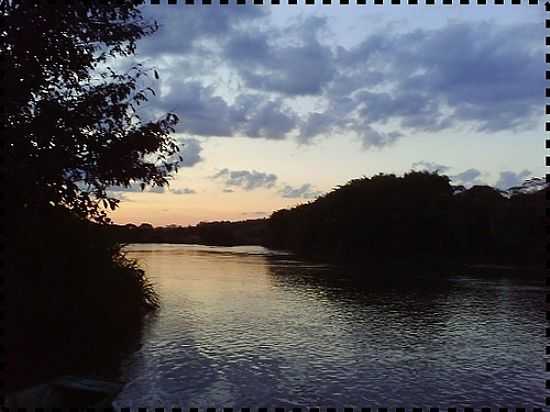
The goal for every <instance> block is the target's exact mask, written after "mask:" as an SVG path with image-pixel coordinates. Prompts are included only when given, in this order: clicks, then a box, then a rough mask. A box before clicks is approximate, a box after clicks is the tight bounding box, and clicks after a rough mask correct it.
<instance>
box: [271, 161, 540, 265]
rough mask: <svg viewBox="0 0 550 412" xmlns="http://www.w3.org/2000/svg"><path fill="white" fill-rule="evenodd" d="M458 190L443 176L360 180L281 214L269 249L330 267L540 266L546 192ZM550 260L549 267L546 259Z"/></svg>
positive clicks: (274, 220) (277, 214) (528, 189)
mask: <svg viewBox="0 0 550 412" xmlns="http://www.w3.org/2000/svg"><path fill="white" fill-rule="evenodd" d="M537 182H538V186H536V188H535V189H533V185H534V184H533V181H528V182H526V183H525V185H523V186H522V188H521V189H518V188H512V189H511V190H510V191H509V192H502V191H500V190H498V189H494V188H492V187H489V186H474V187H472V188H470V189H468V190H466V189H465V188H463V187H458V186H457V187H454V186H451V184H450V181H449V178H448V177H446V176H440V175H438V174H437V173H429V172H410V173H406V174H405V175H404V176H402V177H397V176H395V175H384V174H379V175H376V176H373V177H372V178H367V177H365V178H362V179H354V180H352V181H350V182H348V183H347V184H345V185H343V186H340V187H338V188H337V189H336V190H333V191H332V192H330V193H328V194H326V195H324V196H322V197H320V198H318V199H317V200H315V201H314V202H311V203H308V204H303V205H299V206H297V207H294V208H292V209H283V210H279V211H277V212H275V213H273V215H272V216H271V218H270V219H269V222H268V230H267V234H268V235H267V236H268V237H267V239H266V242H265V243H266V244H267V245H269V246H271V247H274V248H280V249H288V250H291V251H293V252H295V253H298V254H301V255H305V256H309V257H318V258H323V259H329V260H345V261H350V260H351V261H358V260H363V259H366V260H368V261H373V260H374V261H376V260H386V261H387V260H403V259H417V258H421V257H428V258H429V259H443V260H445V259H446V260H449V259H466V260H477V261H491V262H494V261H499V262H504V261H506V262H511V261H514V262H517V263H526V262H530V263H540V262H538V260H540V259H542V256H543V253H544V252H543V244H544V242H543V237H542V236H543V233H542V231H541V230H540V228H542V227H543V223H544V187H545V185H542V184H541V182H540V180H537ZM541 261H542V260H541Z"/></svg>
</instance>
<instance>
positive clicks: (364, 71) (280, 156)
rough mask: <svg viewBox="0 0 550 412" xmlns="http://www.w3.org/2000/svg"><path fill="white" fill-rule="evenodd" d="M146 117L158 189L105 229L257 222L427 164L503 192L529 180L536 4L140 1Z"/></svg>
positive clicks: (540, 56) (538, 149) (538, 36)
mask: <svg viewBox="0 0 550 412" xmlns="http://www.w3.org/2000/svg"><path fill="white" fill-rule="evenodd" d="M143 12H144V15H145V16H147V18H150V19H155V20H157V21H158V23H159V24H160V29H159V31H158V32H157V33H155V34H154V35H153V36H151V37H149V38H146V39H143V40H141V41H140V42H139V43H138V47H137V55H136V57H135V58H136V59H137V60H139V61H140V62H143V63H144V64H145V65H146V66H149V67H155V68H157V70H158V72H159V74H160V80H158V81H153V80H151V84H148V85H150V86H152V87H153V88H154V89H156V90H157V97H156V98H153V99H151V100H150V101H149V102H148V103H147V105H146V106H145V111H146V114H147V115H149V116H153V117H154V116H159V115H161V114H162V113H165V112H167V111H170V112H174V113H176V114H178V116H179V117H180V119H181V123H180V125H179V126H178V128H177V138H178V140H179V141H180V142H181V143H182V145H183V146H182V154H183V157H184V161H183V164H182V166H183V167H182V168H181V169H180V171H179V172H178V174H177V175H176V176H175V178H174V179H173V180H172V182H171V185H170V188H169V189H166V190H164V191H157V192H158V193H157V192H144V193H137V192H126V193H120V195H122V197H123V202H122V204H121V207H120V209H119V210H118V211H117V212H115V214H114V216H113V217H114V220H115V221H117V222H120V223H126V222H134V223H140V222H150V223H153V224H156V225H164V224H183V225H186V224H194V223H197V222H198V221H201V220H222V219H223V220H225V219H227V220H239V219H246V218H253V217H261V216H268V215H269V214H270V213H271V212H272V211H274V210H276V209H279V208H281V207H288V206H292V205H295V204H298V203H301V202H305V201H308V200H310V199H312V198H314V197H315V196H317V195H319V194H320V193H324V192H326V191H329V190H331V189H332V188H334V187H336V186H338V185H340V184H343V183H345V182H346V181H347V180H349V179H352V178H356V177H360V176H364V175H366V176H370V175H373V174H376V173H379V172H385V173H396V174H402V173H404V172H406V171H409V170H411V169H417V170H419V169H428V170H434V169H438V170H440V171H441V172H442V173H445V174H447V175H449V176H452V178H453V182H454V183H457V184H458V183H460V184H464V185H466V186H470V185H473V184H491V185H498V186H500V187H502V188H506V187H510V186H513V185H516V184H518V183H521V181H523V180H524V179H526V178H528V177H531V176H543V174H544V170H543V167H544V166H543V151H542V147H543V140H544V139H543V133H542V131H543V130H544V129H543V127H544V126H543V121H544V119H543V113H544V112H543V107H544V70H545V67H544V36H545V29H544V15H543V13H544V12H543V8H542V6H528V5H521V6H511V5H506V6H491V5H488V6H477V5H471V6H422V5H418V6H407V5H402V6H391V5H384V6H372V5H369V6H354V5H348V6H340V5H332V6H323V5H315V6H304V5H298V6H288V5H280V6H253V5H245V6H236V5H234V6H219V5H208V6H202V5H196V6H185V5H181V4H180V5H166V4H165V5H148V6H144V7H143Z"/></svg>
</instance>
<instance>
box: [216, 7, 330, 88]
mask: <svg viewBox="0 0 550 412" xmlns="http://www.w3.org/2000/svg"><path fill="white" fill-rule="evenodd" d="M326 28H327V27H326V19H325V18H322V17H315V16H313V17H307V18H305V19H303V20H302V21H300V22H299V23H296V24H294V25H292V26H291V27H288V28H287V29H286V30H280V29H279V30H277V29H275V28H273V27H269V28H264V30H263V31H258V30H249V31H243V32H240V33H237V34H235V36H233V37H231V38H229V39H228V41H227V42H226V44H225V47H224V57H225V58H226V59H227V61H228V62H229V63H230V65H231V66H232V67H233V68H235V69H236V70H237V72H238V74H239V76H240V77H241V78H242V79H243V80H244V83H245V85H246V86H247V87H248V88H250V89H255V90H261V91H266V92H276V93H280V94H282V95H286V96H299V95H318V94H320V93H321V92H322V89H323V87H324V86H325V85H327V84H328V83H329V82H330V81H331V80H332V79H333V77H334V75H335V74H336V63H337V62H336V60H335V56H334V54H333V51H332V49H331V47H329V46H326V45H323V44H321V43H320V41H319V38H320V37H322V34H323V33H324V32H325V31H326ZM289 32H292V33H295V35H293V36H292V39H293V40H295V41H294V42H292V43H289V42H286V43H285V42H284V41H281V39H282V38H284V37H286V38H288V37H289ZM273 39H275V41H273Z"/></svg>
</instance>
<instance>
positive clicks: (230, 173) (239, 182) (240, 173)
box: [212, 169, 277, 191]
mask: <svg viewBox="0 0 550 412" xmlns="http://www.w3.org/2000/svg"><path fill="white" fill-rule="evenodd" d="M212 178H213V179H220V180H223V182H224V184H225V185H226V186H238V187H241V188H242V189H244V190H246V191H250V190H254V189H260V188H265V189H270V188H272V187H273V186H274V185H275V183H276V182H277V176H276V175H274V174H272V173H263V172H258V171H256V170H252V171H248V170H229V169H222V170H220V171H219V172H218V173H216V174H215V175H214V176H212Z"/></svg>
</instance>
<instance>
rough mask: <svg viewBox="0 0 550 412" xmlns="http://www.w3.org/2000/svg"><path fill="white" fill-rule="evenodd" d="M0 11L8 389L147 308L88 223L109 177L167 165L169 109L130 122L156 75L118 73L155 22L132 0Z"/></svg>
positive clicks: (132, 177) (173, 149)
mask: <svg viewBox="0 0 550 412" xmlns="http://www.w3.org/2000/svg"><path fill="white" fill-rule="evenodd" d="M0 19H1V21H0V23H1V24H2V27H3V29H2V34H1V35H0V53H1V55H2V58H3V64H4V67H3V73H4V82H3V92H4V97H3V101H4V107H3V109H4V110H3V122H2V124H3V128H4V130H3V140H2V143H3V145H4V146H3V149H4V150H3V154H4V159H3V169H4V170H3V173H4V183H5V185H4V193H6V194H9V196H8V197H7V200H8V201H9V203H8V207H9V208H8V216H9V218H8V219H7V221H6V223H7V224H6V226H7V233H8V234H9V239H10V241H9V243H8V248H7V251H6V262H8V264H7V271H6V289H7V290H8V291H9V293H8V294H7V295H8V299H7V300H8V302H7V303H8V305H7V306H8V307H9V310H8V311H7V312H8V313H7V316H6V318H7V319H6V330H7V341H8V342H9V347H10V348H17V351H13V350H11V351H10V357H9V359H8V362H7V368H8V370H9V371H10V373H11V375H10V376H11V379H10V384H13V385H18V384H23V383H25V382H27V383H28V381H29V380H30V381H32V380H33V379H34V378H36V374H37V373H46V374H48V373H50V374H54V373H55V371H56V370H57V369H56V367H57V365H58V364H59V365H61V364H65V363H66V362H64V361H66V360H67V359H72V360H74V359H80V358H85V357H87V356H88V357H89V356H91V354H93V351H94V350H95V349H96V347H99V346H100V345H101V344H104V345H105V344H106V346H107V347H111V346H113V345H114V344H115V343H118V342H119V341H121V340H123V335H124V334H125V333H126V332H129V331H136V330H138V329H139V328H138V327H137V326H138V325H141V324H142V321H143V319H144V315H145V313H146V312H149V311H151V310H153V309H155V308H157V307H158V306H159V301H158V296H157V294H156V292H155V290H154V289H153V285H152V284H151V283H150V282H149V281H148V280H147V279H146V277H145V274H144V272H143V271H142V270H141V269H139V268H138V267H137V266H136V264H135V262H131V261H129V260H127V259H126V258H125V257H124V256H123V254H122V253H121V250H120V246H119V245H118V244H117V243H116V242H113V241H112V239H111V238H110V237H109V236H106V234H105V232H104V231H102V230H98V229H99V228H101V227H104V223H106V222H108V221H109V219H108V218H107V210H108V208H110V209H114V208H116V207H117V205H118V201H117V200H116V199H115V198H113V197H111V196H110V195H109V193H108V188H109V187H110V186H112V185H119V186H125V187H127V186H129V185H130V184H141V185H142V188H143V187H144V186H145V185H158V186H162V185H165V184H166V183H167V180H168V178H169V177H170V175H171V173H173V172H174V171H176V170H177V163H178V162H177V160H175V159H176V158H177V152H178V150H179V149H178V145H177V144H176V141H175V140H174V139H173V138H172V137H171V135H170V134H171V132H173V131H174V126H175V124H176V122H177V121H178V119H177V117H176V116H175V115H174V114H170V113H169V114H167V115H166V116H164V117H162V118H160V119H157V120H145V119H142V117H141V116H140V112H139V108H138V106H140V105H141V104H143V103H144V102H145V101H146V100H147V99H148V98H149V96H150V95H151V94H154V90H153V89H152V88H150V87H148V83H147V82H148V81H150V76H151V74H154V76H155V78H158V74H157V73H156V71H152V70H148V69H146V68H144V67H143V66H142V65H140V64H136V65H133V66H131V67H128V68H127V69H125V70H122V69H121V67H123V66H124V65H127V63H128V61H129V59H130V58H131V57H132V55H133V53H134V51H135V47H136V41H137V40H139V39H140V38H142V37H143V36H147V35H150V34H151V33H153V32H154V31H155V30H156V29H157V25H156V23H154V22H148V21H145V19H144V18H143V16H142V15H141V13H140V10H139V8H138V7H137V3H135V2H132V1H117V2H112V1H108V0H107V1H102V2H96V1H75V2H46V1H28V0H0ZM148 79H149V80H148ZM92 221H95V222H99V223H101V225H99V226H98V225H96V224H92V223H91V222H92ZM115 334H116V338H115V339H116V342H113V336H115ZM30 337H31V338H30ZM85 348H88V349H85ZM86 350H87V351H88V352H86ZM54 353H63V356H62V357H61V358H60V357H57V358H55V357H53V355H52V354H54ZM71 354H73V355H74V356H76V358H75V357H74V356H73V357H72V358H71ZM71 365H72V366H74V364H69V366H71Z"/></svg>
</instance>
